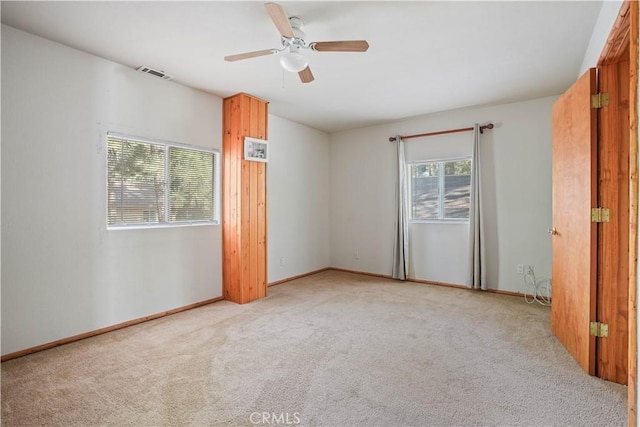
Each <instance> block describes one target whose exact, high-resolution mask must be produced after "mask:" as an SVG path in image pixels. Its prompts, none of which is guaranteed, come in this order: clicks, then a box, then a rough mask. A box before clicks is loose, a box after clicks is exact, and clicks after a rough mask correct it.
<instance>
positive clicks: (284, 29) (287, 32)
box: [264, 3, 294, 39]
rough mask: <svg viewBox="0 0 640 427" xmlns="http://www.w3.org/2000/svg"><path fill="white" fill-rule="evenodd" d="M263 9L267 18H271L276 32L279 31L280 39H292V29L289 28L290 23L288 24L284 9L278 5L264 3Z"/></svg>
mask: <svg viewBox="0 0 640 427" xmlns="http://www.w3.org/2000/svg"><path fill="white" fill-rule="evenodd" d="M264 7H265V9H267V14H268V15H269V18H271V20H272V21H273V23H274V24H275V26H276V28H277V29H278V31H280V34H281V35H282V37H286V38H288V39H291V38H293V37H294V35H293V28H291V23H289V18H288V17H287V13H286V12H285V11H284V8H283V7H282V6H280V5H279V4H278V3H265V4H264Z"/></svg>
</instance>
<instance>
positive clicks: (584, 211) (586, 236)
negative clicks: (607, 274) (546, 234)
mask: <svg viewBox="0 0 640 427" xmlns="http://www.w3.org/2000/svg"><path fill="white" fill-rule="evenodd" d="M595 90H596V71H595V69H591V70H589V71H587V72H586V73H585V74H584V75H583V76H582V77H581V78H580V79H579V80H578V81H577V82H576V83H575V84H574V85H573V86H572V87H571V88H569V90H567V91H566V92H565V93H564V94H563V95H562V96H561V97H560V98H559V99H558V100H557V101H556V102H555V103H554V105H553V111H552V137H553V142H552V173H553V189H552V198H553V226H554V227H555V228H556V229H557V230H558V234H556V235H554V236H553V240H552V242H553V243H552V247H553V262H552V273H551V274H552V283H553V290H552V297H553V304H552V306H551V329H552V331H553V333H554V334H555V335H556V336H557V337H558V339H559V341H560V342H561V343H562V344H563V345H564V346H565V347H566V348H567V350H568V351H569V353H571V355H572V356H573V357H574V358H575V359H576V361H577V362H578V363H579V364H580V366H582V368H583V369H584V370H585V371H587V372H589V373H590V374H591V375H594V374H595V339H594V337H591V336H590V335H589V322H591V321H594V320H595V316H596V310H595V309H596V294H595V291H596V263H595V262H594V261H595V260H596V249H597V247H596V231H597V229H596V227H595V224H592V223H591V215H590V211H591V207H595V204H596V202H597V199H596V196H597V181H596V171H597V169H596V167H597V164H596V158H597V157H596V155H597V151H596V148H597V145H596V113H595V110H593V109H591V94H593V93H595Z"/></svg>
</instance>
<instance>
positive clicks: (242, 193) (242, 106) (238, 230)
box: [222, 93, 268, 304]
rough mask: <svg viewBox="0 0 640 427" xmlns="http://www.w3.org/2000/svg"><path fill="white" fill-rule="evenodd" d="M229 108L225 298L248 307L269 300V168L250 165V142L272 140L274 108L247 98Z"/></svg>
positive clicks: (241, 96)
mask: <svg viewBox="0 0 640 427" xmlns="http://www.w3.org/2000/svg"><path fill="white" fill-rule="evenodd" d="M223 107H224V113H223V117H224V130H223V138H224V140H223V152H224V153H223V159H224V165H223V176H224V179H223V186H224V189H223V215H222V216H223V281H224V289H225V291H224V296H225V298H226V299H228V300H231V301H234V302H238V303H241V304H243V303H246V302H250V301H253V300H255V299H257V298H262V297H264V296H266V274H265V273H264V272H266V226H265V224H266V181H265V180H266V164H265V163H261V162H254V161H247V160H244V138H245V137H252V138H259V139H265V140H266V139H267V134H266V129H267V117H268V109H267V103H266V102H265V101H263V100H260V99H258V98H255V97H252V96H250V95H247V94H244V93H241V94H237V95H234V96H233V97H230V98H226V99H225V100H224V103H223ZM261 230H263V232H264V234H263V235H261ZM262 263H264V264H265V265H262Z"/></svg>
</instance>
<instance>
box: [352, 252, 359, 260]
mask: <svg viewBox="0 0 640 427" xmlns="http://www.w3.org/2000/svg"><path fill="white" fill-rule="evenodd" d="M353 259H360V255H358V251H353Z"/></svg>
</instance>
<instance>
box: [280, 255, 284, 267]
mask: <svg viewBox="0 0 640 427" xmlns="http://www.w3.org/2000/svg"><path fill="white" fill-rule="evenodd" d="M280 267H284V257H283V256H281V257H280Z"/></svg>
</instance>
